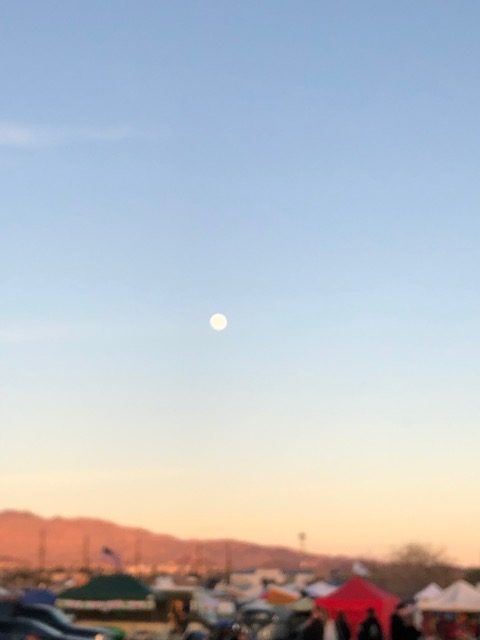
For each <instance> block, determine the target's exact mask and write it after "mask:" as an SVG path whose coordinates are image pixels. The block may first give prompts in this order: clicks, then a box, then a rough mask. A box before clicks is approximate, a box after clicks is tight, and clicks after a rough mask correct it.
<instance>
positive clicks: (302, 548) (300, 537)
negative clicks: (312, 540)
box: [298, 531, 307, 569]
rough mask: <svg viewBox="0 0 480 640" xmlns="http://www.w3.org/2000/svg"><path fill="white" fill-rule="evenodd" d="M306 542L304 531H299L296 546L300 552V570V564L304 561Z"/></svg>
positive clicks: (300, 566)
mask: <svg viewBox="0 0 480 640" xmlns="http://www.w3.org/2000/svg"><path fill="white" fill-rule="evenodd" d="M306 541H307V534H306V533H305V532H304V531H301V532H300V533H299V534H298V546H299V551H300V562H299V563H298V564H299V568H300V569H301V568H302V564H303V561H304V559H305V550H306Z"/></svg>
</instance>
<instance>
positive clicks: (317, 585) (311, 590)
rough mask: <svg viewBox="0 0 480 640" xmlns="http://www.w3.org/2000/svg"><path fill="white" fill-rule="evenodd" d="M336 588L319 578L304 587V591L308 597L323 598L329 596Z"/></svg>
mask: <svg viewBox="0 0 480 640" xmlns="http://www.w3.org/2000/svg"><path fill="white" fill-rule="evenodd" d="M336 590H337V587H334V586H333V585H331V584H328V582H325V581H324V580H320V581H319V582H314V583H313V584H309V585H308V587H305V589H304V591H305V593H306V594H307V596H309V597H310V598H324V597H325V596H329V595H330V594H331V593H333V592H334V591H336Z"/></svg>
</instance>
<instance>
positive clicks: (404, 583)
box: [372, 542, 460, 599]
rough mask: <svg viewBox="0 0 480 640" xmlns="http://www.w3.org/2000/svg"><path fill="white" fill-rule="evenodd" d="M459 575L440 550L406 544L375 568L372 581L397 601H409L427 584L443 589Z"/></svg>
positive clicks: (412, 543) (416, 544)
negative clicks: (435, 584)
mask: <svg viewBox="0 0 480 640" xmlns="http://www.w3.org/2000/svg"><path fill="white" fill-rule="evenodd" d="M459 576H460V571H459V569H457V568H456V567H455V566H454V565H453V564H452V562H451V561H450V560H449V559H448V558H447V557H446V556H445V553H444V551H443V550H442V549H435V548H432V547H430V546H429V545H423V544H419V543H416V542H410V543H408V544H405V545H403V546H401V547H398V548H396V549H394V550H393V551H392V553H391V554H390V556H389V557H388V558H387V561H386V562H385V563H381V564H377V565H376V567H375V570H374V575H372V578H373V579H374V580H375V581H376V582H377V583H378V584H379V585H380V586H382V587H383V588H384V589H387V590H388V591H391V592H392V593H395V594H396V595H398V596H399V597H400V598H403V599H406V598H411V597H413V596H414V595H415V594H416V593H417V592H418V591H420V590H421V589H423V588H424V587H426V586H427V585H428V584H430V582H436V583H438V584H439V585H440V586H441V587H446V586H447V585H448V584H450V583H451V582H452V581H453V580H455V579H456V578H458V577H459Z"/></svg>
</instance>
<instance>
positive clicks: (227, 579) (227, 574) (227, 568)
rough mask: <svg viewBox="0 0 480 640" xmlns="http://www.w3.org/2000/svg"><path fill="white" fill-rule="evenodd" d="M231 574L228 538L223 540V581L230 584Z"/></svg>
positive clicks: (230, 552)
mask: <svg viewBox="0 0 480 640" xmlns="http://www.w3.org/2000/svg"><path fill="white" fill-rule="evenodd" d="M231 575H232V546H231V544H230V540H226V541H225V582H226V583H227V584H230V577H231Z"/></svg>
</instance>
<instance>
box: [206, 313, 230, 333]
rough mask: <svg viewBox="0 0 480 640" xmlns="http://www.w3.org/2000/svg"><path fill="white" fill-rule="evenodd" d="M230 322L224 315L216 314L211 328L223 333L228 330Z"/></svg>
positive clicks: (212, 318)
mask: <svg viewBox="0 0 480 640" xmlns="http://www.w3.org/2000/svg"><path fill="white" fill-rule="evenodd" d="M227 324H228V320H227V318H226V317H225V316H224V315H223V313H214V314H213V316H212V317H211V318H210V326H211V327H212V329H215V331H223V330H224V329H226V328H227Z"/></svg>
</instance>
